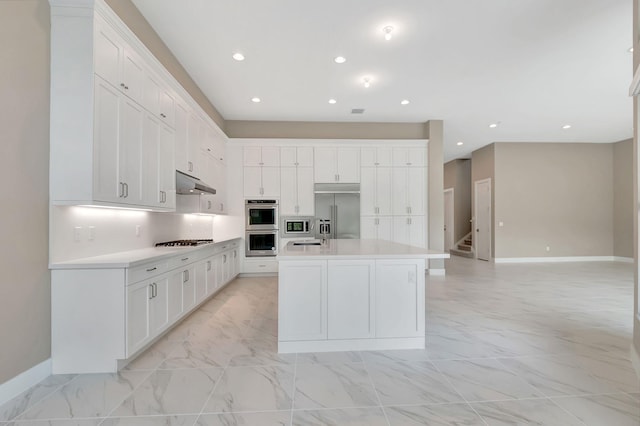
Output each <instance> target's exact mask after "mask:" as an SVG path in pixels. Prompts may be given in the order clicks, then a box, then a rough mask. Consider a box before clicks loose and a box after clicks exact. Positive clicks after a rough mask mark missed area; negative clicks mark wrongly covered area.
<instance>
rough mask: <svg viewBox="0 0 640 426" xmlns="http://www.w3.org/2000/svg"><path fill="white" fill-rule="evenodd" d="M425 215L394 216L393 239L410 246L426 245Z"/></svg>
mask: <svg viewBox="0 0 640 426" xmlns="http://www.w3.org/2000/svg"><path fill="white" fill-rule="evenodd" d="M424 221H425V219H424V216H394V217H393V241H394V242H396V243H400V244H408V245H410V246H416V247H425V240H426V239H425V234H426V233H425V229H424Z"/></svg>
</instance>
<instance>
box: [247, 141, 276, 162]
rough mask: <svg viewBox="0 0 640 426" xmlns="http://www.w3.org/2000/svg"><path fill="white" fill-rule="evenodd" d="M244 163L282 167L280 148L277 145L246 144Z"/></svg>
mask: <svg viewBox="0 0 640 426" xmlns="http://www.w3.org/2000/svg"><path fill="white" fill-rule="evenodd" d="M244 165H245V166H252V167H280V148H279V147H277V146H276V147H274V146H262V147H261V146H246V147H244Z"/></svg>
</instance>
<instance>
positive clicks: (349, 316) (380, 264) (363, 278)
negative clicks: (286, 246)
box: [278, 259, 425, 352]
mask: <svg viewBox="0 0 640 426" xmlns="http://www.w3.org/2000/svg"><path fill="white" fill-rule="evenodd" d="M424 267H425V260H424V259H388V260H387V259H376V260H365V259H361V260H359V259H352V260H301V261H297V260H294V261H280V265H279V278H278V342H279V349H278V350H279V351H280V352H296V351H298V352H305V351H326V350H352V349H353V348H360V349H363V350H368V349H369V350H375V349H407V348H415V347H424V332H425V328H424V320H425V312H424V309H425V299H424V298H425V292H424V285H425V280H424ZM298 342H299V343H298ZM346 348H351V349H346Z"/></svg>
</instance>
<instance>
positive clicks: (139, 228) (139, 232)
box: [136, 225, 142, 237]
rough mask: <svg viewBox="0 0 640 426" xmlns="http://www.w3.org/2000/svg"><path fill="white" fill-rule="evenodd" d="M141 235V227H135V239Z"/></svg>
mask: <svg viewBox="0 0 640 426" xmlns="http://www.w3.org/2000/svg"><path fill="white" fill-rule="evenodd" d="M141 233H142V226H140V225H136V237H139V236H140V234H141Z"/></svg>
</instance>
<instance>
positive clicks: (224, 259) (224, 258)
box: [222, 254, 227, 263]
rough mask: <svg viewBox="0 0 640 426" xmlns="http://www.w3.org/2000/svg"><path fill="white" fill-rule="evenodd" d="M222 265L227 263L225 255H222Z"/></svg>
mask: <svg viewBox="0 0 640 426" xmlns="http://www.w3.org/2000/svg"><path fill="white" fill-rule="evenodd" d="M222 263H227V255H226V254H223V255H222Z"/></svg>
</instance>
